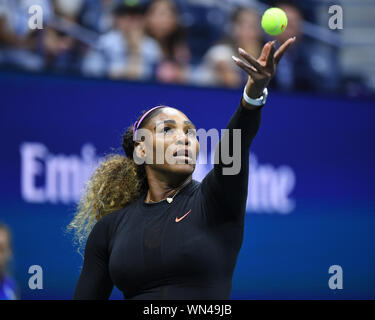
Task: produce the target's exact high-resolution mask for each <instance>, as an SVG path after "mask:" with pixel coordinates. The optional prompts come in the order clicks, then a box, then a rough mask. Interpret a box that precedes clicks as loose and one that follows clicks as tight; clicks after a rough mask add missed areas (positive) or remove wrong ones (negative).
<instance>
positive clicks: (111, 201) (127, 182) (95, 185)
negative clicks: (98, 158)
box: [67, 109, 160, 256]
mask: <svg viewBox="0 0 375 320" xmlns="http://www.w3.org/2000/svg"><path fill="white" fill-rule="evenodd" d="M159 112H160V109H157V110H155V111H152V112H150V114H148V115H147V116H146V117H145V119H144V120H143V121H142V125H141V126H140V127H143V126H144V125H145V124H146V123H147V121H146V120H147V119H148V118H150V115H151V114H153V115H156V114H157V113H159ZM143 114H144V112H143V113H142V114H141V116H140V117H139V118H138V120H137V121H139V119H140V118H141V117H142V115H143ZM122 147H123V149H124V151H125V154H126V157H125V156H122V155H119V154H109V155H107V156H106V157H105V158H104V161H103V162H102V163H101V164H100V165H99V167H98V168H97V169H96V170H95V171H94V173H93V175H92V176H91V177H90V179H89V180H88V181H87V182H86V184H85V192H84V194H83V196H82V198H81V199H80V201H79V202H78V205H77V209H76V214H75V216H74V218H73V220H72V221H71V222H70V223H69V225H68V226H67V231H71V232H73V233H74V235H73V242H74V244H76V245H77V246H78V253H79V254H81V255H82V256H83V254H82V251H83V247H84V244H85V241H86V240H87V237H88V235H89V234H90V232H91V230H92V228H93V227H94V225H95V223H96V222H98V221H99V220H100V219H101V218H102V217H103V216H105V215H107V214H109V213H112V212H114V211H117V210H119V209H121V208H124V207H125V206H127V205H128V204H130V203H132V202H134V201H136V200H137V199H139V197H140V196H141V195H142V194H144V193H145V192H146V191H147V190H148V183H147V176H146V170H145V165H144V164H143V165H138V164H136V163H135V161H134V160H133V151H134V141H133V126H130V127H128V128H127V130H126V131H125V133H124V135H123V140H122Z"/></svg>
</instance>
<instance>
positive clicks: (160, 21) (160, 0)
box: [146, 0, 177, 39]
mask: <svg viewBox="0 0 375 320" xmlns="http://www.w3.org/2000/svg"><path fill="white" fill-rule="evenodd" d="M146 23H147V28H148V30H149V32H150V33H151V34H152V35H153V36H154V37H155V38H157V39H162V38H164V37H167V36H169V35H170V34H171V33H172V32H173V31H174V30H175V29H176V27H177V17H176V13H175V11H174V8H173V3H171V2H169V1H168V0H157V1H155V2H154V3H152V4H151V6H150V8H149V10H148V13H147V15H146Z"/></svg>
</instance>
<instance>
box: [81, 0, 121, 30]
mask: <svg viewBox="0 0 375 320" xmlns="http://www.w3.org/2000/svg"><path fill="white" fill-rule="evenodd" d="M113 3H114V0H86V1H85V3H84V8H83V10H82V13H81V23H82V25H83V26H84V27H86V28H89V29H90V30H93V31H96V32H98V33H101V34H102V33H105V32H107V31H109V29H110V28H111V27H112V24H113V21H112V20H113V19H112V18H113V15H112V9H113Z"/></svg>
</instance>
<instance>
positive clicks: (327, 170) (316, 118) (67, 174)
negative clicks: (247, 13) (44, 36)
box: [0, 1, 375, 299]
mask: <svg viewBox="0 0 375 320" xmlns="http://www.w3.org/2000/svg"><path fill="white" fill-rule="evenodd" d="M89 2H90V1H89ZM208 2H209V1H208ZM245 2H246V1H245ZM313 2H314V1H306V2H304V3H305V4H304V5H303V6H302V9H304V10H305V12H315V13H319V12H320V13H321V12H323V9H324V8H325V9H327V8H328V2H324V1H315V2H314V3H313ZM4 3H5V4H6V3H7V1H4V2H2V3H0V4H1V5H4ZM179 3H183V5H182V6H181V8H182V9H183V10H187V11H189V10H190V11H189V12H193V13H191V16H193V17H195V18H196V21H198V22H196V24H194V23H193V24H192V25H191V30H192V34H193V36H191V38H192V39H194V37H196V35H198V34H199V30H201V31H202V30H204V31H205V32H207V33H209V34H210V35H212V39H211V38H210V39H211V41H207V44H205V45H206V46H208V45H209V43H210V42H212V43H214V42H215V40H216V39H217V38H218V36H217V33H215V32H218V29H217V28H219V27H218V26H212V24H211V25H209V23H206V26H202V25H199V23H201V20H204V19H203V18H202V17H206V16H207V12H209V11H210V10H212V8H211V9H210V6H209V5H208V4H205V5H203V3H206V2H205V1H203V2H202V4H201V5H197V4H196V3H195V4H194V1H185V2H181V1H179ZM191 3H193V4H191ZM226 3H232V2H231V1H228V2H226ZM242 3H244V2H243V1H242ZM249 3H250V1H249V2H246V4H249ZM306 3H307V4H306ZM251 4H252V5H254V2H251ZM255 4H258V5H261V3H255ZM263 4H264V3H263ZM329 4H332V3H331V2H330V3H329ZM342 4H343V6H344V10H345V5H346V6H349V7H350V5H348V2H346V1H342ZM367 4H369V2H366V1H362V2H361V5H358V7H359V6H360V7H361V8H362V13H363V19H362V23H363V24H361V25H359V26H360V27H361V28H362V34H363V37H362V38H361V37H358V38H356V43H347V42H345V41H343V40H342V39H345V37H347V35H348V34H353V32H355V31H357V32H358V30H357V29H358V28H356V27H358V25H356V23H358V22H356V21H358V20H355V15H352V19H354V20H352V21H354V22H353V24H352V25H350V24H349V23H347V24H346V25H345V28H346V29H345V28H344V30H342V31H337V33H334V32H332V34H333V35H332V34H331V33H330V36H332V38H329V37H330V36H328V34H327V33H324V32H323V31H322V32H323V34H325V35H327V38H324V37H322V39H321V41H320V42H319V41H318V40H317V39H313V40H314V42H316V41H318V43H317V46H316V47H315V49H316V50H318V51H319V48H321V47H320V45H322V46H323V48H324V49H322V50H323V51H324V50H327V43H330V45H329V46H328V49H329V53H330V54H329V56H330V57H331V54H332V55H333V58H330V59H333V60H335V59H337V58H338V57H340V65H339V66H338V69H332V70H330V72H332V71H334V70H339V71H340V79H336V80H337V82H335V83H336V84H337V86H332V87H329V88H328V89H327V90H321V89H320V88H318V87H314V86H313V85H312V86H310V87H307V88H303V90H299V89H298V88H294V87H290V88H287V89H285V88H284V87H278V85H277V84H276V83H274V84H273V87H272V89H271V90H270V96H269V100H268V102H267V105H266V107H265V108H264V111H263V117H262V124H261V128H260V131H259V133H258V135H257V137H256V138H255V140H254V142H253V145H252V150H251V156H250V163H251V164H250V165H251V169H250V177H249V178H250V180H249V181H250V184H249V201H248V204H247V214H246V225H245V237H244V243H243V247H242V249H241V252H240V255H239V259H238V263H237V267H236V270H235V274H234V279H233V290H232V298H233V299H374V298H375V289H374V288H375V273H374V268H375V254H374V252H375V251H374V249H375V248H374V247H375V236H374V233H373V230H374V227H375V212H374V208H375V197H374V187H373V184H374V183H373V181H374V179H375V170H374V161H375V153H374V148H373V138H374V136H375V126H374V125H373V120H374V119H375V109H374V95H373V87H372V85H371V84H372V83H373V82H372V78H371V75H370V76H369V74H371V72H370V71H371V70H372V68H373V67H374V66H375V64H374V65H372V64H370V63H369V62H368V61H366V57H369V56H370V55H371V54H368V52H371V50H372V48H373V43H371V42H370V41H371V40H364V38H366V34H368V33H366V32H365V31H369V30H373V29H371V28H372V26H371V25H370V26H369V25H366V21H367V20H366V19H365V18H366V14H364V12H365V11H366V8H367V9H368V7H366V5H367ZM309 6H310V7H309ZM369 6H370V5H369ZM5 7H6V5H5ZM228 7H229V5H228ZM358 7H355V8H353V10H352V9H351V10H352V11H350V12H355V11H358ZM19 8H20V7H17V8H16V9H17V10H18V9H19ZM260 8H263V7H262V6H260ZM306 8H307V9H309V8H310V9H311V8H314V10H306ZM322 8H323V9H322ZM17 10H16V11H17ZM192 10H194V11H192ZM214 10H217V8H214ZM327 11H328V10H325V12H327ZM348 11H349V10H348ZM220 12H221V13H222V14H223V15H224V16H225V12H226V11H225V10H224V11H220ZM344 12H345V11H344ZM211 15H212V13H211ZM0 16H1V15H0ZM320 16H321V15H318V14H316V15H315V17H314V15H310V16H309V15H306V14H305V19H306V20H305V23H306V25H305V26H306V27H305V28H304V32H303V35H304V37H306V38H307V39H310V38H311V36H310V35H309V30H310V31H311V30H312V29H311V28H310V27H312V26H313V27H317V28H319V25H320V27H321V28H322V29H319V30H323V29H324V28H323V27H322V25H324V24H325V25H327V19H326V20H325V21H323V22H322V21H321V20H322V19H319V17H320ZM348 16H349V15H348ZM353 16H354V17H353ZM198 17H201V18H199V19H198ZM327 17H328V15H327ZM207 20H208V21H211V22H212V19H211V20H210V19H207ZM323 20H324V19H323ZM46 21H48V19H47V20H46ZM49 21H50V22H49V23H51V24H49V26H51V25H53V23H52V22H53V21H55V20H54V19H53V18H50V20H49ZM51 21H52V22H51ZM346 21H347V20H346ZM206 22H207V21H206ZM351 26H352V28H351ZM55 27H56V26H55ZM55 27H51V28H52V29H53V28H55ZM56 28H58V27H56ZM200 28H201V29H200ZM207 28H211V29H213V30H214V31H213V33H212V34H211V31H212V30H211V29H210V30H211V31H210V32H208V31H207V30H208V29H207ZM326 29H327V28H326ZM64 32H67V31H66V30H65V31H64ZM207 33H206V34H207ZM337 35H339V36H340V38H336V36H337ZM196 38H197V39H198V40H199V39H200V40H201V41H200V42H199V41H198V40H197V42H196V43H194V41H193V43H192V44H191V48H192V51H194V52H195V53H194V55H193V59H192V61H193V62H192V64H194V61H198V60H199V59H198V58H196V57H195V58H194V56H195V55H196V56H197V57H199V54H200V52H199V51H200V50H201V51H204V52H206V51H207V50H208V48H206V49H205V50H203V49H202V39H201V38H199V37H196ZM0 39H1V41H2V42H1V44H2V46H1V48H0V49H1V50H0V68H1V70H0V96H1V108H0V110H1V111H0V112H1V114H0V134H1V137H2V139H1V141H2V152H1V154H2V157H1V170H0V172H1V177H0V178H1V179H0V181H1V184H0V200H1V201H0V212H1V213H0V221H1V222H4V223H5V224H7V225H8V226H9V227H10V229H11V231H12V237H13V246H14V252H13V253H14V255H13V259H12V261H11V265H10V272H11V274H12V275H13V277H14V278H15V280H16V282H17V284H18V287H19V290H20V295H21V298H22V299H71V297H72V294H73V290H74V287H75V284H76V282H77V279H78V276H79V271H80V267H81V264H82V258H81V256H80V255H79V254H78V253H77V251H76V249H75V248H74V247H73V246H72V239H71V237H70V235H69V234H65V233H64V229H65V227H66V225H67V224H68V223H69V221H70V220H71V218H72V216H73V214H74V209H75V204H76V201H77V199H78V198H79V192H80V190H81V187H82V185H83V183H84V181H85V179H87V177H88V176H89V174H90V172H91V170H92V169H93V168H94V166H95V163H97V161H98V159H99V158H100V157H102V156H104V155H105V154H107V153H110V152H119V153H122V150H121V148H120V146H121V135H122V133H123V131H124V129H125V128H126V127H127V126H128V125H130V124H131V123H132V122H133V121H134V120H135V119H136V117H137V116H138V114H139V112H140V111H141V110H143V109H145V108H149V107H151V106H154V105H156V104H160V103H164V104H167V105H170V106H175V107H177V108H179V109H181V110H182V111H183V112H185V113H186V114H187V115H188V116H189V118H190V119H191V120H192V121H193V122H194V123H195V125H196V126H197V128H205V129H207V130H208V129H210V128H217V129H222V128H225V126H226V123H227V121H228V120H229V118H230V116H231V114H232V112H233V111H234V110H235V108H236V107H237V105H238V103H239V100H240V97H241V93H242V89H241V88H242V86H238V87H236V86H234V87H226V86H224V85H223V84H214V85H213V84H212V83H211V84H209V85H207V84H205V85H202V84H201V83H193V82H183V83H174V82H173V81H170V82H168V83H166V81H163V79H164V80H165V78H163V77H162V78H160V79H159V78H158V77H150V78H142V79H141V78H139V79H126V78H120V79H115V80H114V79H108V78H110V77H108V76H100V77H92V76H87V75H82V74H79V73H78V74H77V72H61V70H57V69H53V68H52V69H43V68H41V69H38V70H28V69H27V68H26V69H25V68H24V67H23V66H21V65H17V63H16V62H17V61H16V60H9V59H8V58H9V57H10V56H12V54H14V53H15V52H18V53H20V52H21V53H22V54H25V49H24V48H19V47H17V46H16V45H14V44H9V43H6V39H5V38H1V37H0ZM4 39H5V40H4ZM207 39H208V38H207ZM207 39H206V40H207ZM334 39H336V40H337V39H340V42H339V43H335V40H334ZM310 40H311V39H310ZM361 41H368V42H366V51H363V50H362V49H363V47H362V46H363V44H364V43H361ZM212 43H211V44H212ZM85 45H87V43H86V44H85ZM194 48H198V49H199V50H198V49H197V50H194ZM317 48H318V49H317ZM361 50H362V51H361ZM26 51H27V50H26ZM324 52H326V51H324ZM26 53H27V52H26ZM358 54H362V55H361V58H360V59H359V58H358ZM16 56H17V55H13V56H12V57H16ZM324 56H325V57H327V55H324ZM335 57H336V58H335ZM343 57H344V58H343ZM353 57H354V58H357V59H353ZM28 58H30V56H28ZM357 60H360V61H361V65H360V67H354V63H357V64H358V65H359V62H358V61H357ZM328 65H330V64H328ZM345 65H346V66H348V65H349V66H351V67H352V68H348V67H345ZM361 68H362V69H361ZM64 70H65V69H64ZM351 70H355V72H354V73H353V72H351ZM372 74H373V73H372ZM316 81H317V82H319V79H318V80H316ZM209 169H210V167H209V166H201V165H200V166H198V167H197V170H196V173H195V176H194V177H195V178H196V179H197V180H200V179H201V178H202V177H203V176H204V174H205V173H206V172H207V171H208V170H209ZM32 265H40V266H41V267H42V269H43V276H44V277H43V280H44V282H43V289H42V290H31V289H30V288H29V286H28V279H29V278H30V276H31V274H29V273H28V269H29V267H30V266H32ZM332 265H340V266H341V267H342V269H343V279H344V282H343V289H342V290H331V289H330V288H329V286H328V280H329V277H330V276H331V274H329V273H328V269H329V267H330V266H332ZM111 298H112V299H121V298H122V296H121V293H120V292H119V291H118V290H117V289H115V290H114V292H113V294H112V296H111Z"/></svg>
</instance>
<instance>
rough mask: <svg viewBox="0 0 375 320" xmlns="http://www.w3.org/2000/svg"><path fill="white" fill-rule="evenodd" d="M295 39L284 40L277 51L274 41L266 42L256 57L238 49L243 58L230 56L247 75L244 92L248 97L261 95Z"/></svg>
mask: <svg viewBox="0 0 375 320" xmlns="http://www.w3.org/2000/svg"><path fill="white" fill-rule="evenodd" d="M295 39H296V37H293V38H290V39H288V40H286V41H285V42H284V43H283V44H282V45H281V46H280V48H279V49H278V50H277V51H276V49H275V46H274V43H275V41H269V42H267V43H266V44H265V45H264V47H263V49H262V52H261V54H260V57H259V58H258V59H255V58H254V57H253V56H252V55H251V54H249V53H247V52H246V51H245V50H243V49H241V48H239V49H238V52H239V54H240V56H241V57H242V58H243V59H244V60H242V59H239V58H237V57H234V56H233V57H232V58H233V60H234V61H235V63H236V64H237V65H238V66H239V67H240V68H241V69H242V70H244V71H245V72H246V73H247V74H248V75H249V78H248V81H247V84H246V93H247V95H248V96H249V97H250V98H253V99H256V98H258V97H260V96H261V95H262V93H263V90H264V88H266V87H267V86H268V84H269V82H270V81H271V79H272V77H273V76H274V75H275V72H276V68H277V65H278V63H279V61H280V59H281V58H282V56H283V55H284V53H285V51H286V50H287V49H288V48H289V46H290V45H291V44H292V43H293V42H294V41H295Z"/></svg>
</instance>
